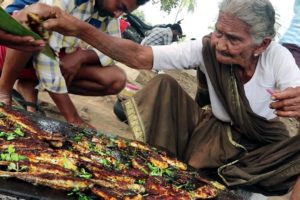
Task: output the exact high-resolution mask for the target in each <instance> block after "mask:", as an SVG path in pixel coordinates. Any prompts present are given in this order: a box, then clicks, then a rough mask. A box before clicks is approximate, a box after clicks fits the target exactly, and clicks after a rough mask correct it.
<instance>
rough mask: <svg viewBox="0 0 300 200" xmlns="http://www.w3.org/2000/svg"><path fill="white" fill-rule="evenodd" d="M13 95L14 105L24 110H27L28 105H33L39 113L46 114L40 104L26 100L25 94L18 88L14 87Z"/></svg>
mask: <svg viewBox="0 0 300 200" xmlns="http://www.w3.org/2000/svg"><path fill="white" fill-rule="evenodd" d="M11 96H12V102H13V105H15V106H16V107H18V108H21V109H24V110H27V107H32V108H35V109H36V112H37V113H40V114H42V115H45V112H44V110H43V109H42V108H41V107H40V106H39V105H38V104H36V103H33V102H29V101H25V99H24V98H23V96H22V95H21V94H20V93H19V92H18V91H17V90H15V89H13V91H12V94H11Z"/></svg>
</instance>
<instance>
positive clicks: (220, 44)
mask: <svg viewBox="0 0 300 200" xmlns="http://www.w3.org/2000/svg"><path fill="white" fill-rule="evenodd" d="M225 40H226V39H224V37H221V38H219V39H218V40H217V45H216V48H217V50H219V51H222V50H226V41H225Z"/></svg>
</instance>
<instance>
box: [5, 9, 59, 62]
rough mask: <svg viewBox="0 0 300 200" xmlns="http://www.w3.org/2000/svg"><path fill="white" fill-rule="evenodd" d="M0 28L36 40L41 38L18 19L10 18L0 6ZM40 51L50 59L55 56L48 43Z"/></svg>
mask: <svg viewBox="0 0 300 200" xmlns="http://www.w3.org/2000/svg"><path fill="white" fill-rule="evenodd" d="M0 29H2V30H4V31H6V32H8V33H11V34H14V35H20V36H32V37H33V38H34V39H36V40H41V39H42V38H41V36H39V35H38V34H37V33H35V32H33V31H31V30H29V29H28V28H26V27H24V26H23V25H22V24H20V23H19V22H18V21H16V20H15V19H14V18H12V17H11V16H10V15H9V14H8V13H7V12H5V10H4V9H3V8H1V7H0ZM42 53H43V54H45V55H46V56H48V57H50V58H52V59H55V58H56V56H55V54H54V52H53V50H52V49H51V48H50V46H49V45H48V44H47V45H46V46H45V48H44V50H43V51H42Z"/></svg>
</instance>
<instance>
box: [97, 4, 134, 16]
mask: <svg viewBox="0 0 300 200" xmlns="http://www.w3.org/2000/svg"><path fill="white" fill-rule="evenodd" d="M95 7H96V9H97V10H98V12H99V15H101V16H103V17H105V16H111V17H115V18H118V17H120V16H121V15H122V14H123V13H130V12H132V11H133V10H135V9H136V8H137V7H138V5H137V3H136V0H96V4H95Z"/></svg>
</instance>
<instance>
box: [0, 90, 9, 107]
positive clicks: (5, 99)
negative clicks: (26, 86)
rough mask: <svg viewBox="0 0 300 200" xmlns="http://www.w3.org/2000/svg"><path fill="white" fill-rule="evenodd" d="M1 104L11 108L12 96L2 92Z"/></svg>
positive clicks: (0, 93)
mask: <svg viewBox="0 0 300 200" xmlns="http://www.w3.org/2000/svg"><path fill="white" fill-rule="evenodd" d="M0 102H1V103H4V104H5V105H8V106H11V95H10V94H7V93H4V92H0Z"/></svg>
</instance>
